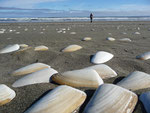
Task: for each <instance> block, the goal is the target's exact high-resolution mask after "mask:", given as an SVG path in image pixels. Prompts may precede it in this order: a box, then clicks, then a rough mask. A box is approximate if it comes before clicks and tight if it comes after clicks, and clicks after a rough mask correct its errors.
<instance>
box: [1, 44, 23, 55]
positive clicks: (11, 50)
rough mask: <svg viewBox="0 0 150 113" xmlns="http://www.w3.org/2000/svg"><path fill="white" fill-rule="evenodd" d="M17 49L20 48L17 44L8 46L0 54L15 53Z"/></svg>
mask: <svg viewBox="0 0 150 113" xmlns="http://www.w3.org/2000/svg"><path fill="white" fill-rule="evenodd" d="M19 48H20V46H19V45H18V44H14V45H8V46H7V47H5V48H3V49H2V50H0V54H2V53H9V52H13V51H17V50H18V49H19Z"/></svg>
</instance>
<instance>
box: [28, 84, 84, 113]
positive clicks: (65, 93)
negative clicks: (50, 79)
mask: <svg viewBox="0 0 150 113" xmlns="http://www.w3.org/2000/svg"><path fill="white" fill-rule="evenodd" d="M85 99H86V93H84V92H83V91H80V90H78V89H75V88H72V87H70V86H66V85H62V86H58V87H56V88H55V89H53V90H52V91H49V92H48V93H47V94H46V95H45V96H43V97H42V98H41V99H40V100H38V101H37V102H36V103H34V104H33V105H32V106H31V107H30V108H29V109H27V111H25V113H72V112H73V111H74V110H76V109H77V108H78V107H80V106H81V105H82V104H83V102H84V101H85Z"/></svg>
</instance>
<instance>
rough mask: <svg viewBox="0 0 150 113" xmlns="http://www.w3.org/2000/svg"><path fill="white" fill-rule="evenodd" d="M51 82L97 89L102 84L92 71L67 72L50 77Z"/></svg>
mask: <svg viewBox="0 0 150 113" xmlns="http://www.w3.org/2000/svg"><path fill="white" fill-rule="evenodd" d="M52 80H53V81H55V82H56V83H59V84H63V85H69V86H73V87H91V88H97V87H98V86H99V85H101V84H103V83H104V82H103V80H102V79H101V78H100V76H99V75H98V73H97V72H96V71H95V70H93V69H81V70H74V71H67V72H64V73H62V75H54V76H52Z"/></svg>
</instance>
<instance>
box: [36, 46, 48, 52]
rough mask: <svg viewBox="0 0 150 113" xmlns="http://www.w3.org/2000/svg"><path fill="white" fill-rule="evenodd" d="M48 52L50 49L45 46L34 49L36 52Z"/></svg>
mask: <svg viewBox="0 0 150 113" xmlns="http://www.w3.org/2000/svg"><path fill="white" fill-rule="evenodd" d="M47 50H48V47H46V46H43V45H41V46H37V47H35V49H34V51H47Z"/></svg>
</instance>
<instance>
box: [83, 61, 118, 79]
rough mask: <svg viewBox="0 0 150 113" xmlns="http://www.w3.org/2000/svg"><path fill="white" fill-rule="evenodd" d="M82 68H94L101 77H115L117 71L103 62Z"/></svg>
mask: <svg viewBox="0 0 150 113" xmlns="http://www.w3.org/2000/svg"><path fill="white" fill-rule="evenodd" d="M84 69H94V70H95V71H96V72H97V73H98V74H99V75H100V77H101V78H102V79H106V78H111V77H116V76H117V73H116V72H115V71H114V70H113V69H111V68H110V67H109V66H107V65H105V64H99V65H94V66H90V67H86V68H84Z"/></svg>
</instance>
